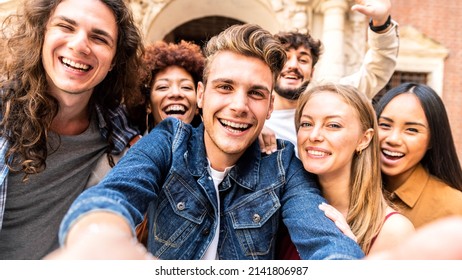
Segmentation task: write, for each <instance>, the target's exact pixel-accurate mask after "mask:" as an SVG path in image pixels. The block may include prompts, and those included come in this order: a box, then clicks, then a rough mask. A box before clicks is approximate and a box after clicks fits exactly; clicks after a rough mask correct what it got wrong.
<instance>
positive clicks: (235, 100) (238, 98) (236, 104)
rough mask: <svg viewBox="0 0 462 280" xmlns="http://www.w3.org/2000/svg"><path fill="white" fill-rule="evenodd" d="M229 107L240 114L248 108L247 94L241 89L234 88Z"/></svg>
mask: <svg viewBox="0 0 462 280" xmlns="http://www.w3.org/2000/svg"><path fill="white" fill-rule="evenodd" d="M230 108H231V110H232V111H234V112H237V113H238V114H242V113H244V112H246V111H247V108H248V96H247V93H246V92H245V91H243V90H236V91H235V92H234V93H233V97H232V100H231V104H230Z"/></svg>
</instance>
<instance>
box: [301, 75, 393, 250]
mask: <svg viewBox="0 0 462 280" xmlns="http://www.w3.org/2000/svg"><path fill="white" fill-rule="evenodd" d="M320 91H323V92H324V91H327V92H332V93H335V94H337V95H339V96H341V97H342V99H343V100H345V102H346V103H347V104H349V105H350V106H351V107H352V108H353V109H354V110H355V111H356V112H357V113H358V116H359V121H360V123H361V129H362V131H363V132H366V130H368V129H370V128H372V129H373V130H374V135H373V137H372V139H371V141H370V143H369V145H368V146H367V147H366V148H365V149H364V150H362V152H361V153H356V152H355V154H354V156H353V162H352V165H351V176H350V186H351V188H350V203H349V207H348V214H347V222H348V225H349V226H350V228H351V231H352V232H353V233H354V234H355V235H356V237H357V239H358V244H359V245H360V246H361V249H362V250H363V251H364V252H365V253H366V254H367V253H368V252H369V250H370V247H371V243H372V241H373V239H374V237H376V236H377V234H378V233H379V231H380V228H381V227H382V224H383V222H384V217H385V211H386V208H387V202H386V201H385V198H384V196H383V194H382V177H381V171H380V148H379V141H378V137H377V128H378V126H377V119H376V117H375V111H374V109H373V107H372V103H371V101H370V100H369V99H368V98H367V97H366V95H365V94H362V93H361V92H359V91H358V90H357V89H356V88H355V87H352V86H347V85H339V84H323V85H318V86H315V87H313V88H311V89H308V90H307V91H306V92H305V93H303V94H302V95H301V96H300V98H299V100H298V106H297V109H296V113H295V127H296V129H297V132H298V129H299V127H300V118H301V115H302V112H303V108H304V107H305V105H306V103H307V102H308V100H309V99H310V98H311V96H312V95H313V93H316V92H320Z"/></svg>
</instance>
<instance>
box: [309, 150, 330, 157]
mask: <svg viewBox="0 0 462 280" xmlns="http://www.w3.org/2000/svg"><path fill="white" fill-rule="evenodd" d="M307 153H308V154H310V155H313V156H325V155H328V153H325V152H321V151H317V150H308V151H307Z"/></svg>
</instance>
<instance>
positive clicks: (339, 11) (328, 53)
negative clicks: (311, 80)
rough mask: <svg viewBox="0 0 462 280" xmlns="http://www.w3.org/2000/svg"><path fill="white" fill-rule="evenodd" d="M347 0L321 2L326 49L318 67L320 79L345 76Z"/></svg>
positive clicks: (335, 78) (323, 37) (323, 38)
mask: <svg viewBox="0 0 462 280" xmlns="http://www.w3.org/2000/svg"><path fill="white" fill-rule="evenodd" d="M347 9H348V3H347V0H326V1H324V2H322V3H321V4H320V11H321V12H322V13H323V14H324V22H323V25H324V26H323V33H322V39H321V40H322V43H323V46H324V51H323V54H322V56H321V61H320V65H319V66H318V67H317V69H316V72H315V73H316V76H317V78H318V79H319V80H334V81H335V80H337V79H339V78H341V77H343V76H344V57H345V52H344V41H345V40H344V31H345V17H346V11H347Z"/></svg>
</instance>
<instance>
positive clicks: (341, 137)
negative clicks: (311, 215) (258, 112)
mask: <svg viewBox="0 0 462 280" xmlns="http://www.w3.org/2000/svg"><path fill="white" fill-rule="evenodd" d="M295 125H296V129H297V146H298V152H299V157H300V159H301V161H302V162H303V166H304V168H305V169H306V170H307V171H309V172H311V173H314V174H316V175H317V179H318V182H319V186H320V188H321V191H322V194H323V196H324V198H325V199H326V200H327V202H328V204H322V205H320V207H319V208H320V209H321V210H323V211H324V212H325V214H326V216H328V217H329V218H330V219H331V220H333V221H334V222H335V224H336V225H337V227H338V228H340V230H342V232H343V233H345V234H346V235H348V236H349V237H351V238H352V239H354V240H356V241H357V242H358V244H359V245H360V247H361V248H362V250H363V251H364V253H365V254H369V253H373V252H378V251H381V250H384V249H389V248H391V247H393V246H394V245H396V244H398V243H399V242H400V241H402V240H403V239H404V238H406V237H408V236H409V235H410V234H411V233H413V232H414V227H413V225H412V223H411V222H410V221H409V220H408V219H407V218H405V217H404V216H403V215H401V214H399V213H398V212H396V211H395V210H394V209H393V208H391V207H390V206H389V205H388V204H387V202H386V201H385V199H384V196H383V194H382V179H381V174H380V155H379V153H380V151H379V144H378V138H377V121H376V117H375V113H374V109H373V108H372V104H371V103H370V101H369V100H368V98H367V97H366V96H365V95H363V94H361V93H360V92H359V91H358V90H357V89H356V88H354V87H351V86H345V85H334V84H326V85H320V86H317V87H314V88H312V89H311V90H308V91H307V92H306V93H304V94H303V95H302V96H301V97H300V100H299V103H298V106H297V110H296V113H295Z"/></svg>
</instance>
